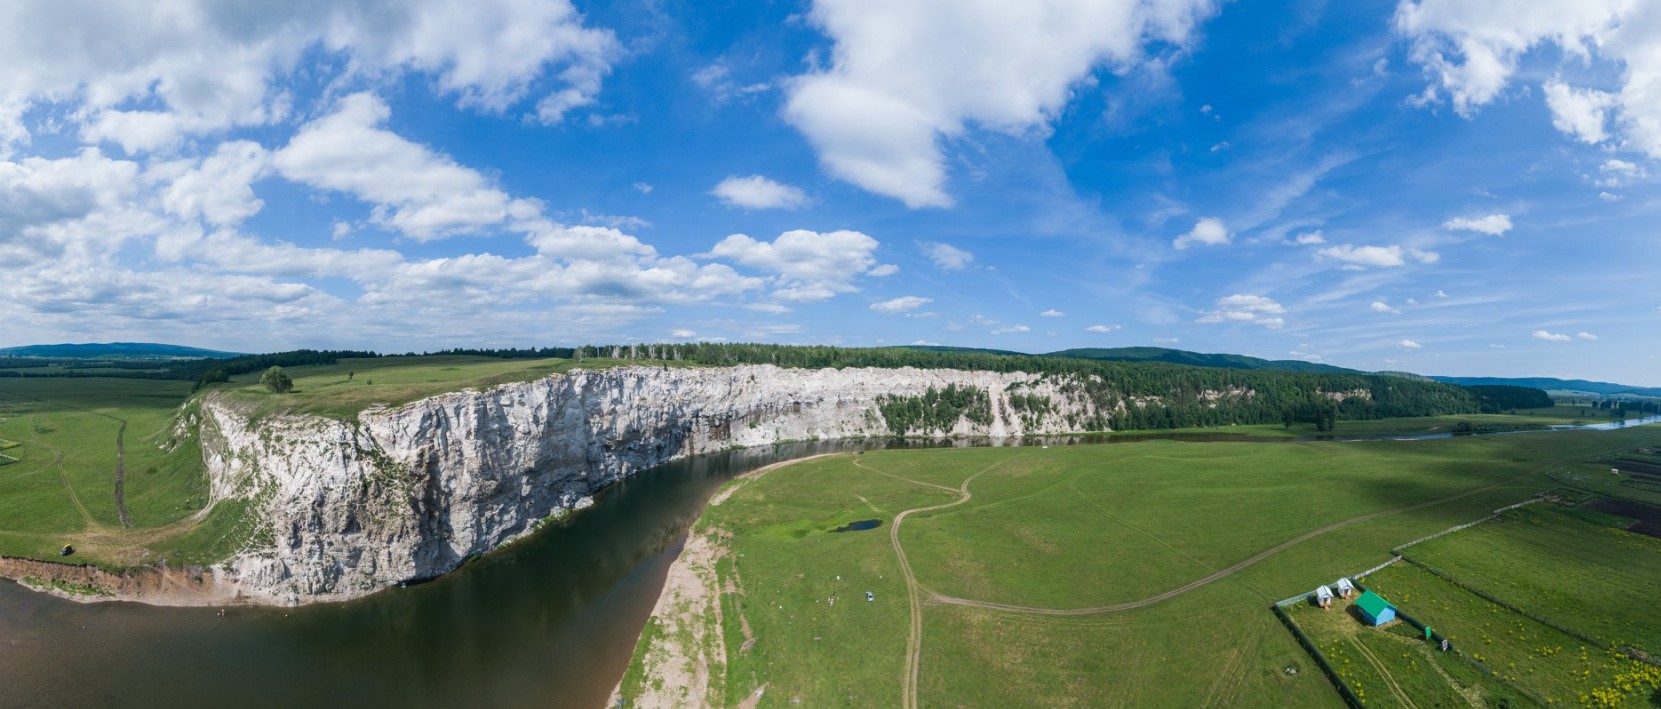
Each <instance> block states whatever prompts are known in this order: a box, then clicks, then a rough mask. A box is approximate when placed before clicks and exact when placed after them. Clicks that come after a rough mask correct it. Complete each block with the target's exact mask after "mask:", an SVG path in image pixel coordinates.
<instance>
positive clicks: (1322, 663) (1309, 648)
mask: <svg viewBox="0 0 1661 709" xmlns="http://www.w3.org/2000/svg"><path fill="white" fill-rule="evenodd" d="M1274 611H1275V617H1277V618H1279V619H1280V622H1281V623H1282V624H1284V625H1285V626H1286V629H1287V630H1290V631H1292V637H1294V638H1297V640H1298V644H1299V645H1302V646H1303V649H1304V651H1305V652H1308V653H1309V656H1310V657H1313V658H1315V666H1316V667H1319V668H1321V673H1322V674H1324V675H1326V678H1327V679H1328V680H1331V681H1332V686H1333V687H1335V688H1337V689H1338V696H1340V697H1343V698H1344V703H1345V704H1348V705H1349V706H1350V707H1352V709H1361V707H1362V705H1361V698H1360V697H1357V696H1355V692H1353V691H1351V690H1350V686H1349V685H1347V684H1344V680H1343V679H1342V678H1340V677H1339V676H1338V671H1337V670H1335V669H1333V668H1332V665H1331V664H1329V663H1328V662H1327V661H1326V656H1325V655H1322V654H1321V649H1320V648H1318V647H1315V643H1314V642H1313V641H1311V640H1310V639H1309V636H1307V635H1304V634H1303V630H1302V629H1301V628H1299V627H1298V624H1297V623H1294V622H1292V617H1291V616H1289V615H1286V611H1285V610H1282V609H1281V607H1280V605H1279V604H1276V605H1275V606H1274Z"/></svg>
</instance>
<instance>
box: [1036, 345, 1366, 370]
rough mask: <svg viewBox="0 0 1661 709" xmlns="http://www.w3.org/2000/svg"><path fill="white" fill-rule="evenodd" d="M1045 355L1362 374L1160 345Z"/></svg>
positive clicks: (1325, 366) (1300, 363)
mask: <svg viewBox="0 0 1661 709" xmlns="http://www.w3.org/2000/svg"><path fill="white" fill-rule="evenodd" d="M1045 356H1047V357H1066V358H1069V359H1094V360H1101V361H1105V362H1169V363H1171V364H1186V365H1189V366H1191V367H1222V368H1224V369H1279V370H1283V371H1288V372H1322V373H1326V374H1364V372H1361V371H1358V370H1354V369H1345V368H1343V367H1334V366H1332V365H1330V364H1317V363H1315V362H1305V361H1303V360H1296V359H1276V360H1269V359H1262V358H1260V357H1248V356H1246V355H1237V354H1204V353H1200V352H1189V351H1187V350H1173V349H1167V348H1164V347H1085V348H1080V349H1072V350H1061V351H1060V352H1051V353H1049V354H1048V355H1045Z"/></svg>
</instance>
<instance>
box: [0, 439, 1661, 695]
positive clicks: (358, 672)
mask: <svg viewBox="0 0 1661 709" xmlns="http://www.w3.org/2000/svg"><path fill="white" fill-rule="evenodd" d="M1656 421H1661V418H1652V419H1647V420H1645V421H1644V422H1656ZM1637 423H1639V422H1637V421H1634V422H1630V425H1635V424H1637ZM1599 427H1612V426H1599ZM1441 437H1446V434H1442V436H1441ZM1151 438H1164V439H1177V440H1188V441H1232V440H1254V441H1265V442H1270V441H1294V440H1300V439H1272V438H1251V437H1248V436H1240V435H1233V434H1204V433H1201V434H1164V435H1160V434H1152V435H1149V436H1115V437H1107V436H1090V437H1076V436H1066V437H1052V438H1046V439H1027V440H1025V441H1020V442H1019V443H1024V444H1035V443H1037V444H1044V445H1068V444H1083V443H1098V442H1100V443H1131V442H1136V441H1141V440H1149V439H1151ZM1373 438H1382V439H1389V438H1399V437H1395V436H1377V437H1373ZM1346 440H1350V439H1346ZM1012 443H1017V442H1014V441H986V440H981V441H956V442H951V443H944V444H943V445H988V444H990V445H1007V444H1012ZM868 445H870V444H869V443H859V442H849V443H803V444H791V445H785V446H779V447H776V448H769V449H765V450H759V449H756V450H745V451H733V452H728V453H720V454H713V455H705V456H698V457H695V458H689V459H687V460H682V461H677V462H674V463H670V464H668V465H663V466H659V467H657V468H654V469H652V470H648V471H644V472H642V473H640V474H638V475H635V476H633V477H631V478H629V479H627V480H623V481H621V482H618V483H617V484H615V485H613V486H611V487H610V488H608V489H607V490H605V491H604V492H603V493H602V494H601V495H599V499H598V501H597V504H595V505H594V506H593V507H592V508H590V509H588V510H585V511H583V512H581V513H578V514H576V515H573V516H572V518H571V519H570V520H569V521H567V522H566V523H564V524H561V525H555V526H553V527H551V528H549V529H546V530H543V531H542V532H539V533H537V534H536V535H534V536H532V537H531V538H529V539H526V540H524V541H521V542H519V543H516V544H513V545H511V546H509V547H507V548H504V549H501V550H498V551H496V552H494V553H492V554H490V555H488V556H485V557H483V558H480V559H477V560H475V561H473V562H471V563H468V564H467V565H465V566H464V567H463V568H462V569H460V570H458V571H457V572H455V573H452V574H448V575H446V576H444V577H441V578H439V579H437V580H435V581H432V582H430V583H425V584H421V585H418V586H412V587H409V588H399V589H390V590H387V591H384V592H382V593H378V594H375V595H373V596H370V597H368V598H365V599H361V600H357V601H352V602H350V603H340V604H328V605H317V606H306V607H302V608H293V609H270V608H231V609H229V610H228V611H227V612H226V613H225V615H223V616H221V615H219V611H218V610H217V609H211V608H160V607H154V606H147V605H142V604H137V603H96V604H79V603H73V602H70V601H65V600H61V599H58V598H53V597H50V596H46V595H43V594H38V593H34V592H31V591H28V590H26V589H24V588H22V587H20V586H18V585H17V584H15V583H13V582H11V581H4V580H0V706H5V707H12V706H20V707H86V706H112V705H120V706H127V707H169V708H170V709H176V708H177V707H180V706H200V705H234V706H241V707H294V706H306V705H311V706H318V707H322V706H348V705H351V706H400V707H425V706H445V707H453V706H502V707H550V706H551V707H585V708H592V707H599V706H602V705H604V703H605V701H606V698H607V696H608V695H609V693H610V692H611V689H612V686H613V685H615V684H616V682H617V678H618V677H621V676H622V674H623V670H624V668H625V667H626V666H627V665H628V661H629V657H630V655H631V654H632V652H633V649H634V643H635V639H636V637H637V636H638V635H639V634H640V629H641V627H642V626H643V625H644V624H645V622H646V618H647V616H649V615H650V614H651V610H652V606H653V604H654V603H655V602H656V601H657V594H658V591H659V589H660V588H661V587H662V584H663V578H664V575H665V573H666V572H667V571H668V568H669V564H670V563H671V562H672V561H673V560H674V558H675V555H676V554H678V553H679V545H680V543H681V542H682V540H683V539H684V535H685V532H686V529H687V528H688V527H689V526H690V525H691V524H692V522H693V521H694V520H695V519H696V518H697V515H698V514H699V512H700V511H702V509H703V506H704V503H705V502H706V501H707V500H708V499H709V497H710V496H711V495H712V494H713V493H714V492H715V490H716V489H717V488H719V487H720V486H721V484H722V483H723V482H725V481H727V480H729V479H731V478H732V477H733V476H735V475H738V474H740V473H743V472H745V471H747V470H753V469H755V468H757V467H760V466H762V465H766V464H768V463H771V462H774V461H778V460H785V459H790V458H797V457H802V456H805V455H810V454H813V453H820V452H830V451H835V450H843V449H853V448H858V447H861V446H868ZM877 445H883V444H877ZM905 445H908V446H912V445H915V446H923V445H942V444H939V443H935V444H931V443H927V442H907V443H905Z"/></svg>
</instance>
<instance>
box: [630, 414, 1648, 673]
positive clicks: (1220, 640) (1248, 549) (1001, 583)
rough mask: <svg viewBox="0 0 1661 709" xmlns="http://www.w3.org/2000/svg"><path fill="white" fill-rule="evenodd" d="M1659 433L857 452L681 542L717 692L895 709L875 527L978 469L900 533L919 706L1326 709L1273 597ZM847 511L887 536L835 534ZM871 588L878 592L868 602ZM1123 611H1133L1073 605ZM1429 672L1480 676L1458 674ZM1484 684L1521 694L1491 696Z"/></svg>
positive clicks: (893, 661) (746, 486)
mask: <svg viewBox="0 0 1661 709" xmlns="http://www.w3.org/2000/svg"><path fill="white" fill-rule="evenodd" d="M1658 442H1661V428H1657V427H1648V428H1642V429H1631V430H1624V431H1610V432H1568V433H1550V434H1539V435H1518V436H1500V437H1490V438H1483V437H1475V438H1455V439H1443V440H1424V441H1376V442H1361V443H1324V442H1281V443H1175V442H1155V441H1150V442H1139V443H1120V444H1110V445H1101V446H1057V447H1054V448H1049V449H1044V448H1036V447H1027V448H1000V449H930V450H910V451H898V450H896V451H872V452H869V453H867V454H865V455H858V456H855V455H844V456H838V457H833V458H826V459H821V460H816V461H812V462H808V463H803V464H800V465H796V466H789V467H785V468H781V469H779V470H776V471H774V472H772V473H769V474H768V475H767V476H766V477H762V478H759V479H756V480H753V481H747V482H744V483H742V484H741V486H740V487H737V488H736V489H735V491H734V492H733V493H732V495H731V497H730V499H728V500H727V501H725V502H724V503H723V504H721V505H718V506H714V507H711V508H710V509H709V510H708V511H707V512H706V513H705V516H704V518H703V519H702V520H701V521H700V522H699V523H698V526H697V528H696V529H695V533H698V534H715V535H718V536H719V537H720V538H721V539H723V540H725V541H724V544H725V547H726V548H727V550H728V552H729V555H728V557H727V558H728V560H729V561H730V563H726V565H725V566H724V567H722V569H721V573H720V576H721V583H722V585H723V588H724V590H725V593H724V594H723V595H722V605H723V608H724V609H726V610H727V612H726V613H724V614H723V619H724V624H725V636H726V648H727V650H726V654H727V671H726V672H725V674H724V676H722V677H720V678H718V681H719V682H720V683H721V692H722V695H723V696H725V697H727V699H728V700H729V702H731V703H737V702H738V701H739V700H741V699H743V698H745V697H749V696H751V693H752V692H753V691H754V690H755V689H756V688H757V687H762V686H765V687H766V690H765V692H764V694H763V696H762V697H761V698H760V702H759V703H760V705H761V706H795V705H800V706H827V705H837V706H843V705H860V706H869V705H895V704H902V703H903V702H902V699H903V698H905V697H906V695H907V684H906V682H905V681H904V679H905V677H906V676H907V672H906V664H907V662H906V658H907V655H906V648H907V642H908V630H907V629H908V626H909V624H910V622H911V621H912V617H911V610H910V608H909V605H908V604H907V601H906V599H907V588H908V586H907V584H906V582H905V581H904V579H903V578H900V577H897V576H896V574H897V573H901V569H900V567H899V565H898V558H897V555H896V550H895V549H894V547H893V546H892V545H891V544H890V539H889V536H888V531H889V528H890V527H891V525H892V524H893V523H894V519H895V518H896V516H898V515H899V513H900V512H901V511H905V510H914V509H917V508H920V507H929V506H934V505H941V504H945V503H948V502H951V501H953V500H956V499H959V496H960V493H959V490H960V489H964V488H962V486H963V485H964V481H966V480H971V478H972V481H971V482H970V483H969V484H968V485H967V487H966V489H967V490H968V491H969V493H970V499H968V500H966V501H964V502H962V503H961V504H958V505H956V506H953V507H949V508H945V509H940V510H936V511H933V512H916V513H912V514H909V515H908V516H907V517H905V519H904V522H903V523H902V526H901V528H900V532H899V534H898V537H899V540H900V543H901V546H902V548H903V549H904V551H905V554H906V557H907V559H909V562H910V567H911V568H912V569H913V570H914V573H915V576H916V580H917V583H918V584H919V594H920V596H919V597H920V598H922V599H923V600H924V603H923V605H922V606H921V607H920V624H921V631H922V632H921V635H920V640H919V641H918V646H917V651H918V653H919V655H918V657H919V662H918V673H917V674H918V679H917V682H916V696H917V698H918V699H919V702H920V703H921V704H927V705H949V706H958V705H978V706H988V705H996V706H1123V705H1131V706H1207V705H1222V704H1227V705H1235V706H1332V705H1335V704H1336V703H1337V701H1338V697H1337V695H1336V693H1335V692H1334V691H1333V689H1332V688H1331V686H1330V685H1329V684H1328V683H1327V681H1326V679H1325V678H1324V677H1323V676H1322V675H1321V674H1320V673H1319V672H1318V671H1316V669H1315V667H1314V664H1313V662H1312V661H1311V660H1310V659H1309V658H1308V656H1307V655H1306V654H1305V653H1304V652H1303V651H1302V649H1301V648H1300V647H1299V646H1298V645H1297V644H1296V643H1295V642H1294V641H1293V639H1292V638H1291V636H1290V635H1289V634H1288V633H1287V632H1286V631H1285V629H1284V628H1283V627H1282V626H1281V625H1280V624H1279V623H1278V621H1276V620H1275V618H1274V616H1273V615H1272V614H1270V613H1268V612H1267V611H1266V610H1265V608H1266V607H1267V606H1268V605H1269V604H1270V603H1272V602H1273V601H1274V600H1276V599H1278V598H1280V597H1283V596H1286V595H1290V593H1292V592H1296V591H1302V590H1306V589H1308V588H1313V587H1314V586H1315V585H1316V584H1319V583H1322V582H1328V581H1331V580H1332V578H1335V577H1336V576H1337V575H1340V574H1343V573H1354V572H1356V571H1359V570H1361V569H1363V568H1367V567H1369V566H1372V565H1374V564H1376V563H1378V562H1380V561H1382V560H1384V559H1386V558H1388V556H1389V550H1390V548H1391V547H1394V546H1396V545H1399V544H1402V543H1404V542H1406V541H1409V540H1412V539H1415V538H1418V537H1421V536H1424V535H1426V534H1429V533H1432V532H1435V531H1439V530H1441V529H1445V528H1447V527H1449V526H1452V525H1454V524H1458V523H1462V522H1467V521H1470V520H1473V519H1476V518H1479V517H1482V516H1483V515H1485V514H1487V513H1488V511H1490V510H1492V509H1494V508H1496V507H1499V506H1502V505H1505V504H1508V503H1511V502H1516V501H1519V500H1522V499H1526V498H1528V497H1529V496H1531V495H1533V494H1535V493H1538V492H1541V491H1544V490H1546V489H1549V488H1552V487H1553V486H1554V482H1553V481H1552V480H1551V479H1550V478H1548V477H1546V476H1545V475H1544V473H1545V472H1547V471H1551V470H1557V469H1559V468H1561V467H1563V466H1565V465H1568V464H1570V463H1571V462H1572V461H1576V460H1584V459H1593V458H1596V457H1597V456H1600V455H1604V454H1607V453H1609V452H1611V451H1615V450H1618V449H1628V448H1631V447H1633V446H1636V445H1642V444H1654V443H1658ZM862 518H874V519H877V520H879V521H880V522H881V524H882V526H881V527H879V528H878V529H876V530H872V531H866V532H845V533H834V532H831V531H830V530H831V529H834V528H835V527H836V526H839V525H841V524H844V523H846V522H849V521H853V520H856V519H862ZM1287 542H1295V543H1293V544H1290V545H1287ZM1265 552H1272V553H1268V554H1266V555H1265V554H1264V553H1265ZM1253 559H1255V562H1254V563H1251V564H1248V565H1244V566H1240V567H1239V568H1236V569H1235V570H1234V571H1233V572H1232V573H1228V574H1226V575H1221V576H1219V577H1217V578H1215V579H1214V581H1213V582H1210V583H1207V584H1203V585H1198V586H1195V587H1193V588H1191V589H1189V590H1188V591H1186V592H1183V593H1180V594H1177V595H1172V596H1169V597H1165V594H1166V593H1167V592H1169V591H1173V590H1177V589H1182V588H1183V587H1185V586H1187V585H1188V584H1190V583H1192V582H1194V581H1196V580H1200V579H1205V578H1207V577H1211V576H1213V575H1216V574H1218V573H1219V572H1221V571H1227V570H1229V569H1231V568H1234V567H1236V566H1237V565H1239V564H1241V562H1244V561H1248V560H1253ZM1398 566H1401V565H1400V564H1398ZM1393 568H1394V567H1392V569H1393ZM837 576H841V577H842V579H841V580H837V579H836V577H837ZM1432 578H1434V577H1432ZM866 590H872V591H874V592H875V593H876V599H877V600H876V601H874V602H870V603H867V602H865V601H864V600H863V598H862V596H863V592H864V591H866ZM833 594H835V595H837V596H838V598H839V601H838V602H837V603H836V604H835V605H834V606H831V605H829V604H828V603H827V601H828V598H829V597H830V596H831V595H833ZM850 596H852V598H850ZM953 599H963V600H965V601H966V602H969V603H1001V604H1007V605H1010V606H1016V608H1003V609H999V608H989V607H982V606H975V605H964V604H962V602H960V601H958V600H953ZM850 600H851V601H852V603H851V604H850V603H849V601H850ZM1140 601H1149V602H1147V603H1145V604H1140V603H1138V602H1140ZM1126 603H1129V604H1131V605H1135V607H1127V608H1124V609H1122V610H1102V611H1091V610H1089V609H1091V608H1093V607H1097V606H1105V605H1110V604H1126ZM1053 611H1081V612H1080V614H1078V615H1056V614H1053V613H1052V612H1053ZM752 638H753V642H749V643H747V642H746V641H747V640H750V639H752ZM1360 642H1364V643H1367V649H1368V650H1370V651H1372V652H1373V653H1374V654H1375V655H1377V654H1380V653H1386V652H1393V653H1394V654H1395V656H1396V657H1398V658H1400V657H1401V655H1402V653H1403V652H1407V653H1409V657H1407V658H1403V659H1404V661H1405V662H1408V663H1412V662H1415V661H1418V662H1421V663H1424V662H1433V661H1434V660H1424V659H1416V658H1415V657H1414V656H1412V655H1411V653H1413V652H1415V651H1413V650H1410V649H1406V648H1405V647H1403V648H1398V647H1396V646H1395V645H1393V644H1390V643H1395V642H1396V641H1394V640H1378V639H1373V638H1369V639H1365V640H1361V641H1360ZM746 645H748V647H747V649H746ZM642 647H643V648H644V645H643V646H642ZM1355 652H1357V653H1359V650H1356V651H1355ZM638 659H639V658H638V657H637V662H638ZM1355 661H1359V660H1355ZM1352 664H1353V662H1352ZM1288 668H1292V669H1296V670H1298V672H1297V673H1296V674H1288V673H1287V672H1286V670H1287V669H1288ZM1444 671H1446V672H1450V673H1462V676H1467V677H1466V681H1467V682H1468V683H1469V684H1470V685H1473V686H1474V685H1476V684H1478V683H1479V680H1481V673H1480V672H1478V671H1476V670H1474V669H1472V668H1471V667H1469V666H1463V667H1452V668H1451V669H1446V670H1444ZM634 672H635V673H636V676H637V677H639V676H640V675H639V667H638V666H637V667H636V668H635V670H634ZM1612 678H1614V675H1611V676H1610V677H1608V678H1606V679H1612ZM1435 686H1436V685H1435V683H1434V682H1429V681H1426V682H1425V684H1424V688H1423V691H1427V692H1431V691H1432V690H1433V689H1434V687H1435ZM1449 686H1450V687H1451V685H1449ZM1576 686H1577V687H1578V686H1579V685H1576ZM1490 689H1491V691H1490V696H1494V697H1513V696H1521V695H1517V694H1516V693H1515V691H1514V690H1511V689H1509V688H1507V687H1506V686H1505V685H1503V683H1500V684H1499V685H1498V686H1497V688H1490ZM1380 691H1384V692H1386V693H1388V692H1389V690H1388V689H1387V688H1386V689H1384V690H1380ZM1406 691H1415V692H1416V691H1420V690H1419V689H1414V688H1411V687H1409V688H1408V689H1407V690H1406ZM1434 691H1435V692H1440V694H1435V696H1440V697H1443V698H1445V699H1447V698H1453V697H1463V696H1464V695H1462V694H1460V693H1459V692H1458V691H1456V690H1452V689H1449V690H1447V691H1443V690H1434ZM1372 692H1373V690H1370V691H1369V694H1372ZM1449 692H1451V694H1450V693H1449ZM625 696H626V693H625ZM1426 696H1430V695H1426ZM1421 706H1423V705H1421Z"/></svg>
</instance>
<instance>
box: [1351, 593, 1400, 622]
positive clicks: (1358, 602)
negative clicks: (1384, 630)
mask: <svg viewBox="0 0 1661 709" xmlns="http://www.w3.org/2000/svg"><path fill="white" fill-rule="evenodd" d="M1355 607H1356V608H1359V609H1361V618H1362V620H1365V621H1367V624H1368V625H1384V624H1385V623H1388V622H1390V621H1392V620H1395V619H1396V607H1395V606H1392V605H1390V602H1389V601H1386V600H1384V597H1383V596H1380V595H1378V594H1376V593H1373V592H1372V591H1367V592H1365V593H1362V594H1361V597H1360V598H1357V599H1355Z"/></svg>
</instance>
